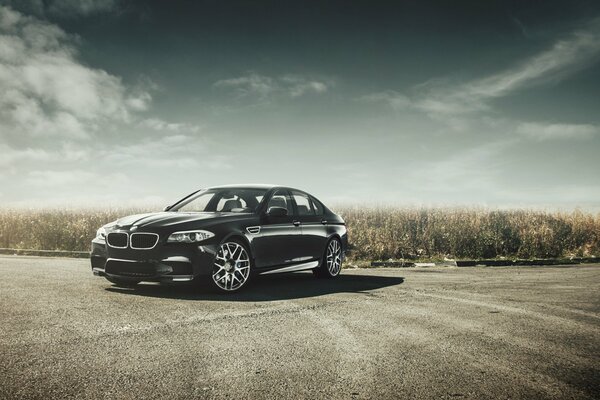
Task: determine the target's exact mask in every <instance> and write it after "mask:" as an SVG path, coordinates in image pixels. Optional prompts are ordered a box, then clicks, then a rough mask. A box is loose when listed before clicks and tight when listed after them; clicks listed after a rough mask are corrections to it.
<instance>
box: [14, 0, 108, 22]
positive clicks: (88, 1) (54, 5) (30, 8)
mask: <svg viewBox="0 0 600 400" xmlns="http://www.w3.org/2000/svg"><path fill="white" fill-rule="evenodd" d="M3 3H5V4H7V5H9V6H11V7H12V8H14V9H17V10H19V11H22V12H24V13H28V14H33V15H37V16H40V17H43V16H46V15H50V16H57V17H64V18H74V17H79V16H86V15H91V14H95V13H102V12H107V11H112V10H114V9H116V8H117V6H118V3H119V0H7V1H3Z"/></svg>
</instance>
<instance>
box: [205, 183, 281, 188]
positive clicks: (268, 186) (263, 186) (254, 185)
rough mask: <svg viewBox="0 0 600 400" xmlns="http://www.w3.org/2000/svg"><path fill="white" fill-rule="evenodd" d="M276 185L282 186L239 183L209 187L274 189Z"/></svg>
mask: <svg viewBox="0 0 600 400" xmlns="http://www.w3.org/2000/svg"><path fill="white" fill-rule="evenodd" d="M276 187H282V186H280V185H271V184H266V183H243V184H239V185H220V186H211V187H209V188H207V189H227V188H239V189H273V188H276Z"/></svg>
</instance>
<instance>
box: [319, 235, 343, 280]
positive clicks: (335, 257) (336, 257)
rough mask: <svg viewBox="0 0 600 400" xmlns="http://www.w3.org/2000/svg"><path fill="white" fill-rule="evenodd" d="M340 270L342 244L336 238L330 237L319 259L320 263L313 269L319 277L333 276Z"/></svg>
mask: <svg viewBox="0 0 600 400" xmlns="http://www.w3.org/2000/svg"><path fill="white" fill-rule="evenodd" d="M341 270H342V244H341V242H340V240H339V239H338V238H332V239H331V240H330V241H329V243H327V247H326V248H325V254H323V259H322V260H321V265H320V266H319V267H318V268H316V269H314V270H313V273H314V274H315V275H316V276H317V277H319V278H335V277H336V276H338V275H339V274H340V271H341Z"/></svg>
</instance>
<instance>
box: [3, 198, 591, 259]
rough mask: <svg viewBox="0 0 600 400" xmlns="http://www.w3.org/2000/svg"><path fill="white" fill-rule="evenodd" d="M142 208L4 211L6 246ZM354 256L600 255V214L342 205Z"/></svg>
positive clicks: (83, 231)
mask: <svg viewBox="0 0 600 400" xmlns="http://www.w3.org/2000/svg"><path fill="white" fill-rule="evenodd" d="M144 211H145V210H139V209H107V210H17V209H13V210H10V209H4V210H0V247H4V248H19V249H43V250H70V251H78V250H79V251H86V250H88V249H89V247H90V240H91V239H92V238H93V237H94V235H95V232H96V229H97V228H98V227H100V226H102V225H103V224H105V223H108V222H110V221H114V220H115V219H117V218H118V217H120V216H124V215H130V214H135V213H139V212H144ZM337 212H339V213H340V214H341V215H342V216H343V217H344V219H345V220H346V222H347V225H348V232H349V237H350V243H351V246H352V249H353V251H352V253H351V257H352V258H353V259H366V260H376V259H380V260H381V259H389V258H394V259H399V258H443V257H452V258H463V259H464V258H496V257H519V258H549V257H560V256H590V255H600V215H593V214H589V213H584V212H581V211H574V212H570V213H560V212H543V211H528V210H486V209H461V208H424V209H415V208H392V207H380V208H364V207H343V208H338V209H337Z"/></svg>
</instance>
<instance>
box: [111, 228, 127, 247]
mask: <svg viewBox="0 0 600 400" xmlns="http://www.w3.org/2000/svg"><path fill="white" fill-rule="evenodd" d="M113 233H119V234H123V235H125V237H126V238H127V240H125V243H126V244H125V246H113V245H112V244H110V242H109V240H108V235H111V234H113ZM106 244H107V245H108V246H109V247H112V248H113V249H126V248H127V245H128V244H129V233H127V232H109V233H107V234H106Z"/></svg>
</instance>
